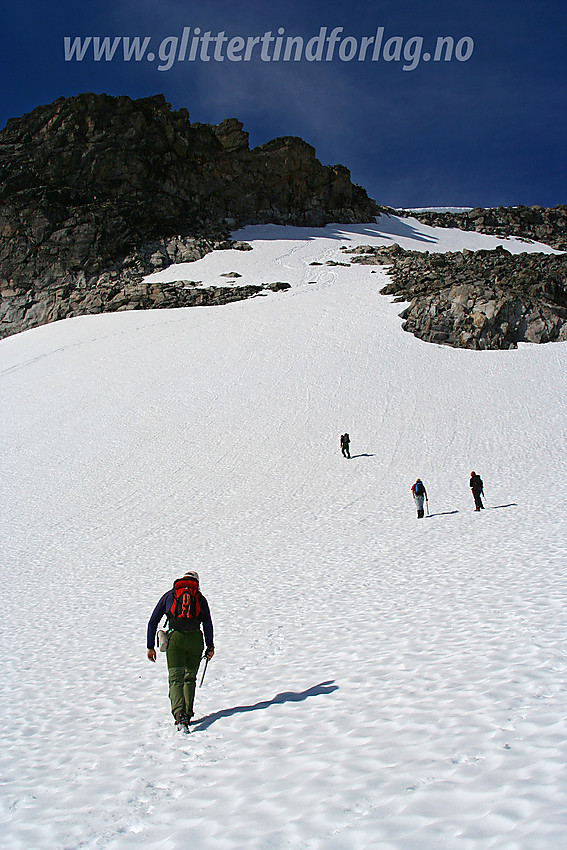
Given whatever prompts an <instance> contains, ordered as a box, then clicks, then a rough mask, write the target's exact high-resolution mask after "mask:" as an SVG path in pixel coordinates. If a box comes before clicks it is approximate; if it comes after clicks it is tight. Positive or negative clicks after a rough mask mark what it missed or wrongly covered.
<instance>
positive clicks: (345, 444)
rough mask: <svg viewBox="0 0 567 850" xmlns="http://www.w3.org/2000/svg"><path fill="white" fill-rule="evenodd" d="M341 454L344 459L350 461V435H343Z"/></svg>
mask: <svg viewBox="0 0 567 850" xmlns="http://www.w3.org/2000/svg"><path fill="white" fill-rule="evenodd" d="M341 452H342V453H343V457H348V458H349V459H350V437H349V435H348V434H341Z"/></svg>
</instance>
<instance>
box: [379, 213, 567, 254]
mask: <svg viewBox="0 0 567 850" xmlns="http://www.w3.org/2000/svg"><path fill="white" fill-rule="evenodd" d="M390 212H395V214H396V215H408V216H411V217H412V218H417V219H418V221H422V222H423V223H424V224H430V225H432V226H433V227H456V228H458V229H459V230H474V231H476V232H477V233H491V234H494V235H496V236H517V237H519V238H520V239H532V240H533V241H534V242H543V243H544V244H545V245H550V246H551V247H552V248H557V249H558V250H559V251H567V206H566V205H565V204H561V205H559V206H556V207H551V208H546V207H539V206H532V207H526V206H522V205H520V206H517V207H494V208H491V209H482V208H481V207H475V209H472V210H467V211H466V212H437V211H424V212H413V211H411V212H410V211H408V210H402V211H399V210H398V211H394V210H391V211H390Z"/></svg>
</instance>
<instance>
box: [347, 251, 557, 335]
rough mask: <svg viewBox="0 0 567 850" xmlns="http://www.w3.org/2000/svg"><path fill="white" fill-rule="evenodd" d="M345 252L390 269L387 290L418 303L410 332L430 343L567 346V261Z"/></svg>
mask: <svg viewBox="0 0 567 850" xmlns="http://www.w3.org/2000/svg"><path fill="white" fill-rule="evenodd" d="M344 250H345V251H346V252H347V253H348V254H350V255H351V262H353V263H362V264H364V265H380V266H388V271H389V274H390V276H391V278H392V280H391V282H390V283H388V284H387V285H386V286H385V287H383V289H382V290H381V291H382V292H383V293H384V294H385V295H394V296H395V300H397V301H404V302H408V301H409V302H410V303H409V305H408V306H407V307H406V308H405V309H404V310H403V311H402V313H400V316H401V317H402V318H403V319H404V324H403V328H404V330H406V331H409V332H411V333H413V334H414V335H415V336H417V337H419V338H420V339H423V340H425V341H427V342H434V343H438V344H441V345H450V346H453V347H456V348H472V349H477V350H485V349H508V348H516V347H517V344H518V343H519V342H534V343H545V342H555V341H567V254H541V253H523V254H510V252H508V251H506V250H505V249H504V248H496V249H495V250H493V251H492V250H491V251H488V250H481V251H468V250H465V251H457V252H449V253H445V254H435V253H431V254H430V253H429V252H427V251H426V252H421V251H405V250H404V249H403V248H401V247H400V246H399V245H393V246H391V247H385V248H374V247H371V246H360V247H358V248H355V249H350V250H349V249H344Z"/></svg>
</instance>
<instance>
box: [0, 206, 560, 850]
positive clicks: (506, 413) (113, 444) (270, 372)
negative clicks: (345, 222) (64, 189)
mask: <svg viewBox="0 0 567 850" xmlns="http://www.w3.org/2000/svg"><path fill="white" fill-rule="evenodd" d="M238 237H239V238H246V240H247V241H250V242H251V244H253V246H254V250H253V251H250V252H236V251H224V252H215V253H214V254H212V255H208V256H207V257H205V258H203V260H201V261H199V262H198V263H193V264H190V265H189V266H185V268H183V269H169V270H166V271H165V272H162V273H160V275H167V274H169V275H174V274H175V275H176V277H175V278H174V277H170V279H192V280H196V279H202V280H203V284H204V285H205V284H206V283H217V282H218V281H217V279H216V278H217V276H219V277H220V274H221V273H222V272H225V271H232V270H237V271H239V272H240V273H241V274H242V275H243V279H242V280H240V279H239V281H238V282H239V283H242V282H246V283H248V282H271V281H272V280H287V281H289V282H290V283H291V284H292V289H291V290H289V291H288V292H285V293H278V294H271V295H269V296H267V297H258V298H255V299H252V300H249V301H246V302H238V303H235V304H230V305H226V306H225V307H221V308H219V307H217V308H194V309H189V310H175V311H161V312H148V313H120V314H113V315H105V316H97V317H82V318H79V319H73V320H68V321H65V322H63V323H58V324H56V325H50V326H47V327H44V328H38V329H36V330H34V331H28V332H26V333H24V334H21V335H19V336H17V337H13V338H10V339H8V340H4V341H3V342H2V343H0V356H1V359H2V398H3V404H2V411H3V413H2V444H1V461H2V468H3V470H4V474H3V477H2V491H1V492H2V512H3V515H4V518H5V526H4V527H5V534H3V535H2V554H3V564H4V576H3V582H2V593H1V596H0V599H1V602H2V609H3V617H2V627H1V635H2V638H3V644H4V646H5V647H6V652H5V654H4V658H3V660H2V665H3V675H2V678H1V680H0V701H1V702H0V704H1V705H2V708H3V715H4V718H5V728H4V746H3V748H2V754H1V755H0V765H1V772H2V775H3V777H4V785H3V791H2V796H1V805H2V817H3V820H4V822H5V827H4V832H5V836H6V840H7V846H9V847H10V850H12V848H13V850H20V848H21V849H22V850H24V848H25V850H28V848H31V847H42V848H46V849H47V848H49V850H51V848H57V850H59V848H79V847H81V848H93V850H95V848H96V850H98V848H105V850H106V848H108V850H124V849H125V848H129V847H151V848H160V850H162V848H164V850H177V848H185V847H186V846H187V845H188V843H190V844H191V846H193V847H195V848H204V850H209V848H211V850H212V848H214V850H217V848H219V850H221V848H222V850H224V848H240V847H243V846H246V847H250V848H258V850H260V848H261V850H265V848H308V850H315V848H317V850H319V848H321V850H323V848H324V850H327V848H331V850H343V848H345V850H346V848H349V850H350V849H351V848H370V847H372V848H374V847H379V848H380V850H383V848H395V850H413V848H416V847H418V846H419V848H420V850H428V849H429V848H431V850H443V848H447V850H449V848H451V850H452V848H455V847H459V848H465V850H469V849H470V850H478V848H483V850H484V848H510V850H512V848H514V850H516V848H521V850H538V848H542V850H543V848H546V850H548V848H549V847H551V846H557V847H559V846H562V844H563V843H565V838H566V836H567V816H566V815H565V811H566V807H565V792H566V787H567V783H566V777H565V764H566V760H567V759H566V756H567V752H566V749H567V745H566V743H565V742H566V721H565V705H566V700H565V696H566V691H567V685H566V675H565V670H566V664H565V662H566V654H565V649H564V633H565V625H566V623H565V619H566V618H565V576H564V573H565V567H566V565H567V558H566V545H565V544H566V536H567V535H566V523H565V508H564V506H565V504H566V498H567V484H566V476H565V460H564V459H565V453H566V452H565V450H566V431H565V422H566V417H565V412H566V411H565V399H566V397H567V395H566V392H565V390H566V388H567V375H566V368H565V351H566V348H565V345H564V344H556V345H549V346H541V347H536V346H522V347H521V348H520V349H519V350H517V351H510V352H481V353H476V352H469V351H455V350H453V349H449V348H442V347H438V346H431V345H427V344H424V343H421V342H420V341H419V340H417V339H415V338H414V337H412V336H410V335H408V334H404V333H403V332H402V331H401V330H400V320H399V318H398V316H397V314H398V312H399V310H400V309H401V305H399V304H391V303H390V299H388V298H385V297H384V296H381V295H380V294H379V289H380V286H381V285H383V283H384V281H385V278H384V272H383V271H382V270H380V269H375V271H374V273H372V267H364V266H350V267H349V268H345V267H332V266H326V265H322V266H311V265H310V263H311V262H315V261H316V262H322V263H323V264H324V263H325V262H326V261H327V260H329V259H330V260H335V261H341V262H346V261H348V257H347V256H346V255H345V254H344V253H343V252H341V251H340V247H341V246H342V245H349V244H350V245H353V246H354V245H356V244H384V243H387V242H388V241H389V240H395V241H400V243H401V244H404V247H416V246H418V247H422V248H423V249H429V250H433V249H437V250H455V249H456V247H457V246H459V245H460V246H461V247H463V246H466V247H481V246H482V247H484V246H485V245H486V246H492V247H493V246H494V245H496V244H501V242H502V240H497V239H493V238H491V237H485V236H479V235H477V234H461V233H459V232H458V231H442V230H439V231H435V230H434V229H433V228H428V227H426V226H425V225H421V224H418V223H417V222H412V221H411V220H407V219H404V220H398V219H389V220H387V221H384V220H383V219H380V220H379V222H378V225H377V226H376V227H373V226H360V227H334V228H325V229H323V230H321V231H318V230H315V231H303V230H301V229H298V228H275V227H268V228H250V229H248V230H247V231H246V232H245V233H243V234H238ZM402 240H405V241H402ZM459 240H461V242H460V243H459ZM505 244H506V246H507V247H508V246H509V244H512V245H513V249H516V248H518V249H524V248H526V249H529V250H534V249H536V248H537V247H538V246H534V245H528V246H522V245H521V243H516V242H515V241H512V240H506V242H505ZM223 280H225V281H226V279H223ZM310 281H314V283H311V282H310ZM345 430H348V431H349V433H350V435H351V440H352V442H351V454H352V455H353V457H352V459H351V460H350V461H347V460H345V459H344V458H342V456H341V455H340V451H339V435H340V434H341V433H343V431H345ZM471 469H476V471H477V472H479V473H480V474H481V475H482V477H483V479H484V482H485V486H486V493H487V503H486V504H487V508H486V510H485V511H484V512H483V513H481V514H478V515H477V514H476V513H475V512H474V511H473V501H472V497H471V495H470V492H469V488H468V478H469V475H470V471H471ZM418 475H419V476H420V477H421V478H423V480H424V482H425V484H426V487H427V489H428V493H429V508H430V514H431V515H430V516H429V518H427V519H425V520H423V521H419V522H418V521H417V520H416V517H415V509H414V506H413V502H412V499H411V494H410V486H411V484H412V483H413V481H415V478H416V477H417V476H418ZM189 568H195V569H197V570H198V571H199V572H200V574H201V582H202V589H203V592H204V593H205V595H206V596H207V598H208V600H209V602H210V605H211V610H212V615H213V621H214V624H215V644H216V646H217V653H216V655H215V657H214V659H213V661H212V662H211V663H210V664H209V667H208V670H207V675H206V679H205V683H204V685H203V688H201V689H198V691H197V700H196V710H197V719H198V722H197V723H196V724H195V727H194V732H193V733H192V734H191V735H190V736H188V737H185V736H183V735H182V734H179V733H176V731H175V729H174V727H173V724H172V721H171V716H170V715H169V708H168V700H167V681H166V678H167V677H166V669H165V661H164V658H163V656H162V655H161V654H160V653H158V656H159V657H158V663H157V664H156V665H155V666H154V665H151V664H149V663H148V661H147V660H146V658H145V649H144V647H145V626H146V623H147V619H148V617H149V615H150V613H151V611H152V609H153V606H154V605H155V603H156V602H157V599H158V598H159V596H160V595H161V594H162V593H163V592H164V591H165V590H166V589H167V587H168V586H169V585H170V584H171V582H172V581H173V579H174V578H175V577H176V576H177V575H178V574H181V573H182V572H184V571H185V570H186V569H189ZM24 599H25V600H30V599H31V600H32V602H31V603H29V602H28V603H27V604H31V606H32V607H31V611H30V612H29V613H27V614H26V613H23V612H22V601H23V600H24Z"/></svg>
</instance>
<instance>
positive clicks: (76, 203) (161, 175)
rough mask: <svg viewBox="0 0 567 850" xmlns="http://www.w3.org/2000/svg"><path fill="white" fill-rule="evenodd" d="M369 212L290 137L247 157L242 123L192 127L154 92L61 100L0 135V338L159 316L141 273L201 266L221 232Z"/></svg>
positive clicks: (353, 217) (343, 173)
mask: <svg viewBox="0 0 567 850" xmlns="http://www.w3.org/2000/svg"><path fill="white" fill-rule="evenodd" d="M377 211H378V208H377V206H376V204H375V202H374V201H373V200H372V199H370V198H369V197H368V195H367V194H366V192H365V191H364V189H362V188H361V187H359V186H356V185H355V184H353V183H351V180H350V173H349V171H348V170H347V169H346V168H344V167H343V166H341V165H335V166H323V165H321V163H320V162H319V161H318V160H317V158H316V156H315V151H314V149H313V148H312V147H311V146H310V145H308V144H307V143H306V142H304V141H303V140H301V139H298V138H295V137H288V136H286V137H283V138H279V139H274V140H273V141H271V142H268V143H266V144H264V145H260V146H259V147H257V148H254V149H253V150H250V149H249V146H248V134H247V133H245V132H244V131H243V129H242V124H241V122H239V121H237V120H236V119H234V118H231V119H227V120H225V121H223V122H221V123H220V124H218V125H216V126H212V125H207V124H200V123H191V122H190V121H189V114H188V112H187V110H185V109H180V110H177V111H172V110H171V108H170V105H169V104H168V103H166V101H165V98H164V97H163V96H162V95H157V96H155V97H148V98H142V99H140V100H135V101H133V100H131V99H130V98H129V97H110V96H108V95H97V94H82V95H78V96H76V97H71V98H67V99H65V98H60V99H59V100H56V101H55V102H54V103H52V104H49V105H47V106H40V107H37V108H36V109H34V110H33V111H32V112H30V113H29V114H27V115H24V116H23V117H22V118H17V119H16V118H14V119H11V120H10V121H8V123H7V125H6V127H5V128H4V130H2V132H0V295H1V301H0V337H4V336H8V335H9V334H12V333H16V332H18V331H20V330H23V329H25V328H28V327H34V326H36V325H38V324H42V323H44V322H47V321H52V320H54V319H57V318H62V317H64V316H68V315H78V314H80V313H81V312H101V311H102V310H107V309H132V308H133V307H136V306H137V307H138V308H140V309H142V308H143V307H145V306H159V305H160V304H161V303H164V305H165V303H167V304H168V306H169V301H168V299H163V298H161V296H160V297H159V298H157V299H156V300H154V301H151V298H150V296H149V295H148V296H147V295H144V296H143V297H142V298H138V295H139V292H141V291H142V290H143V286H142V287H141V289H140V288H139V287H140V286H141V278H142V277H143V275H146V274H148V273H150V272H152V271H154V270H156V269H159V268H163V267H164V266H165V265H168V264H169V263H171V262H179V261H183V260H189V259H196V258H198V257H200V256H203V253H206V252H207V251H209V250H212V249H213V248H214V247H215V246H216V245H218V244H222V243H223V242H225V241H226V237H227V234H228V231H229V230H230V229H234V228H236V227H240V226H244V225H246V224H255V223H268V222H274V223H278V224H295V225H312V226H322V225H325V224H327V223H329V222H335V221H338V222H344V223H354V222H363V221H372V220H373V217H374V216H375V215H376V213H377ZM136 287H138V288H139V289H138V290H137V289H136ZM152 291H153V290H152ZM144 292H145V290H144ZM235 292H236V290H234V291H233V294H234V293H235ZM219 297H222V298H225V297H227V293H226V291H225V290H224V288H223V293H222V294H221V295H219ZM148 298H150V301H149V302H148ZM117 304H119V305H120V306H118V307H117V306H116V305H117Z"/></svg>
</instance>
